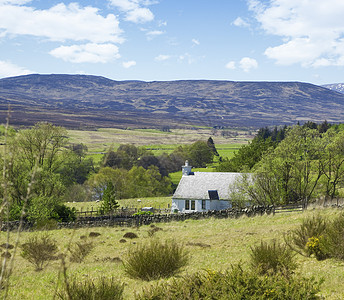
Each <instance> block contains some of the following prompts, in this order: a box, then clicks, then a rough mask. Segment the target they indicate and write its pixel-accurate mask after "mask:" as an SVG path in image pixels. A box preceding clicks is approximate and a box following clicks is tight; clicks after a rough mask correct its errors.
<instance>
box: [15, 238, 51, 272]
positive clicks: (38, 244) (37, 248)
mask: <svg viewBox="0 0 344 300" xmlns="http://www.w3.org/2000/svg"><path fill="white" fill-rule="evenodd" d="M21 248H22V252H21V256H22V257H23V258H25V259H27V260H28V261H29V262H30V263H32V264H33V265H34V266H35V267H36V271H40V270H42V269H43V268H44V267H46V266H47V265H48V263H49V261H50V260H54V259H55V255H56V253H57V245H56V241H55V240H53V239H51V238H50V236H49V235H48V234H43V235H41V236H40V237H38V236H37V235H35V236H33V237H30V238H29V239H28V240H27V241H26V242H25V243H24V244H22V245H21Z"/></svg>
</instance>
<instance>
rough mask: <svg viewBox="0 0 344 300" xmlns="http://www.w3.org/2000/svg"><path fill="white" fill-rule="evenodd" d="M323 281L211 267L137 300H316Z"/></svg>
mask: <svg viewBox="0 0 344 300" xmlns="http://www.w3.org/2000/svg"><path fill="white" fill-rule="evenodd" d="M321 283H322V282H321V281H316V280H315V279H314V278H310V279H308V278H304V277H299V276H296V277H294V276H293V277H290V278H286V277H285V276H281V275H280V274H273V275H270V276H260V275H258V274H257V272H255V271H254V270H252V271H251V270H248V271H247V270H244V269H243V268H242V266H241V265H236V266H232V269H231V270H229V271H226V272H224V273H222V272H217V271H212V270H207V271H201V272H198V273H195V274H193V275H191V276H190V275H189V276H184V277H182V278H178V279H173V280H172V281H170V282H163V283H160V284H156V285H152V286H150V287H148V288H145V289H143V291H142V293H141V294H139V295H137V296H136V299H137V300H149V299H151V300H153V299H154V300H165V299H169V300H179V299H183V300H184V299H185V300H194V299H214V300H220V299H221V300H224V299H231V300H242V299H276V300H277V299H293V300H315V299H321V297H319V296H317V294H318V293H319V290H320V285H321Z"/></svg>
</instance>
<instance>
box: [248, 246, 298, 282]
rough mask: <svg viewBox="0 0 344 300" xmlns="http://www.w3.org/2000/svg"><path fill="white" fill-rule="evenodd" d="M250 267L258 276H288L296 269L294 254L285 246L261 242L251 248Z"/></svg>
mask: <svg viewBox="0 0 344 300" xmlns="http://www.w3.org/2000/svg"><path fill="white" fill-rule="evenodd" d="M250 258H251V261H250V264H251V267H252V269H253V270H255V271H257V272H258V273H259V274H261V275H262V274H277V273H280V274H283V275H285V276H289V275H290V274H291V273H292V272H293V271H294V270H295V269H296V267H297V264H296V263H295V260H294V254H293V252H292V250H291V249H290V248H289V247H287V245H282V244H279V243H277V242H276V241H275V240H273V241H272V243H270V244H269V243H266V242H263V241H262V242H261V243H260V245H258V246H255V247H251V257H250Z"/></svg>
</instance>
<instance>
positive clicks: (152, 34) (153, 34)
mask: <svg viewBox="0 0 344 300" xmlns="http://www.w3.org/2000/svg"><path fill="white" fill-rule="evenodd" d="M164 33H165V31H161V30H152V31H148V32H147V33H146V36H147V38H148V39H149V40H151V39H153V38H154V37H156V36H159V35H162V34H164Z"/></svg>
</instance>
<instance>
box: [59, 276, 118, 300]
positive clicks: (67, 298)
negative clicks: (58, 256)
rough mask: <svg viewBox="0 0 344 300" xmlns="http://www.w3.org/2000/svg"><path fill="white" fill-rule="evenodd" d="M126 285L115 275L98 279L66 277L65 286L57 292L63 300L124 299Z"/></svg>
mask: <svg viewBox="0 0 344 300" xmlns="http://www.w3.org/2000/svg"><path fill="white" fill-rule="evenodd" d="M123 290H124V285H123V284H122V283H120V282H119V281H117V280H116V279H114V278H113V277H110V278H106V277H101V278H99V279H97V280H94V279H86V280H85V279H83V280H82V281H80V280H77V279H76V278H72V279H69V278H66V280H65V284H64V286H63V288H62V289H61V290H60V291H59V292H58V293H57V296H58V298H59V299H62V300H80V299H82V300H95V299H101V300H122V299H123Z"/></svg>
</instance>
